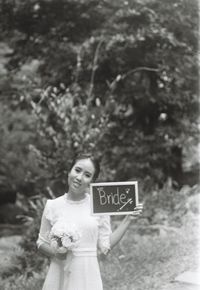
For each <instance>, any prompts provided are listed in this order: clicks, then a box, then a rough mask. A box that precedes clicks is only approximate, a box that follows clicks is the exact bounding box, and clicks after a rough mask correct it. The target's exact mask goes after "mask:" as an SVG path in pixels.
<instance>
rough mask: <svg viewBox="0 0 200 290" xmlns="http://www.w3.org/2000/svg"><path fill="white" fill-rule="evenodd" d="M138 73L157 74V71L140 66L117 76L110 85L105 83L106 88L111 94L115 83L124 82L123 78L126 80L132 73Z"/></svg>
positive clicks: (115, 85)
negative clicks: (149, 72)
mask: <svg viewBox="0 0 200 290" xmlns="http://www.w3.org/2000/svg"><path fill="white" fill-rule="evenodd" d="M138 71H154V72H158V71H159V69H157V68H151V67H146V66H141V67H138V68H135V69H132V70H130V71H128V72H127V73H125V74H123V75H117V77H116V78H115V79H114V80H113V81H112V83H109V82H108V81H106V83H107V85H108V87H109V88H110V90H111V92H113V91H114V90H115V89H116V87H117V83H118V82H119V81H121V80H124V79H125V78H127V77H128V76H130V75H131V74H134V73H136V72H138Z"/></svg>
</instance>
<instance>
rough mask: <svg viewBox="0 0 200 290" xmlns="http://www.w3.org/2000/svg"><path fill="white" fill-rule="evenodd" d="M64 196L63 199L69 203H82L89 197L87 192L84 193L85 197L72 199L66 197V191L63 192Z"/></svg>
mask: <svg viewBox="0 0 200 290" xmlns="http://www.w3.org/2000/svg"><path fill="white" fill-rule="evenodd" d="M64 198H65V200H66V201H67V202H68V203H71V204H81V203H84V202H86V201H87V200H88V198H89V194H88V193H85V197H84V198H82V199H80V200H72V199H69V198H68V193H67V192H66V193H65V194H64Z"/></svg>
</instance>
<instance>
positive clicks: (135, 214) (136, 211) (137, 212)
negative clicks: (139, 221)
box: [129, 203, 143, 219]
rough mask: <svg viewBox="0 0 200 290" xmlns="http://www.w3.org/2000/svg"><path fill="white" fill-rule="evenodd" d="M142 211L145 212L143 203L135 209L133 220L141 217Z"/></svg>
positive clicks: (131, 216) (132, 215)
mask: <svg viewBox="0 0 200 290" xmlns="http://www.w3.org/2000/svg"><path fill="white" fill-rule="evenodd" d="M142 210H143V204H142V203H139V204H138V205H137V206H136V207H135V208H134V211H133V213H132V214H131V215H129V216H130V218H131V219H135V218H137V217H138V216H140V215H141V213H142Z"/></svg>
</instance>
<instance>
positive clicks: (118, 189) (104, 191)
mask: <svg viewBox="0 0 200 290" xmlns="http://www.w3.org/2000/svg"><path fill="white" fill-rule="evenodd" d="M90 193H91V210H92V214H93V215H96V214H97V215H101V214H106V215H122V214H123V215H125V214H132V213H133V211H134V208H135V207H136V205H138V182H137V181H127V182H105V183H92V184H91V185H90Z"/></svg>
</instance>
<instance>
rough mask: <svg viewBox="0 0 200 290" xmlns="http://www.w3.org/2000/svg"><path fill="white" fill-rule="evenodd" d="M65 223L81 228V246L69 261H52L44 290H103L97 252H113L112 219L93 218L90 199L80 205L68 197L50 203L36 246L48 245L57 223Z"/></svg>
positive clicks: (55, 259) (48, 203)
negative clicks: (62, 221) (52, 229)
mask: <svg viewBox="0 0 200 290" xmlns="http://www.w3.org/2000/svg"><path fill="white" fill-rule="evenodd" d="M59 219H61V220H63V219H64V220H65V221H66V223H67V222H69V223H70V222H71V223H73V224H75V225H76V226H77V227H78V230H79V231H80V233H81V239H80V243H79V245H78V247H77V248H75V249H73V250H72V253H70V254H69V255H67V259H66V260H59V259H57V258H53V259H52V260H51V264H50V267H49V270H48V273H47V276H46V279H45V282H44V285H43V288H42V290H102V289H103V286H102V280H101V275H100V270H99V264H98V260H97V248H98V249H100V251H101V252H106V251H107V249H109V248H110V233H111V227H110V217H109V216H92V215H91V213H90V196H89V194H86V197H85V198H84V199H82V200H81V201H71V200H69V199H67V194H65V195H63V196H61V197H58V198H56V199H54V200H48V201H47V203H46V206H45V209H44V212H43V216H42V221H41V227H40V233H39V237H38V240H37V245H38V246H40V245H41V244H42V243H47V244H49V242H50V241H49V233H50V230H51V227H52V226H53V225H54V224H55V222H57V221H59Z"/></svg>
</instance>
